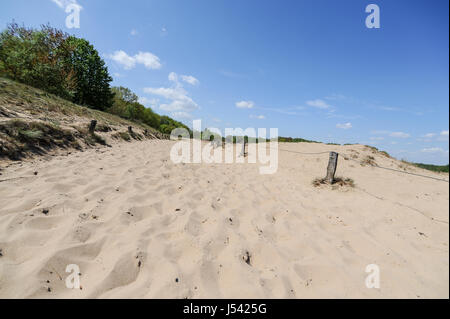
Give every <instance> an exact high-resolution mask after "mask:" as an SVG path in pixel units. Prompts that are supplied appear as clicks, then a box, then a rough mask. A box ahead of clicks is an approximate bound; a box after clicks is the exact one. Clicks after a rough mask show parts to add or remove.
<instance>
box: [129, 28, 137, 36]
mask: <svg viewBox="0 0 450 319" xmlns="http://www.w3.org/2000/svg"><path fill="white" fill-rule="evenodd" d="M137 34H138V32H137V30H136V29H132V30H131V31H130V35H132V36H135V35H137Z"/></svg>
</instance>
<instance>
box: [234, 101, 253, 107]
mask: <svg viewBox="0 0 450 319" xmlns="http://www.w3.org/2000/svg"><path fill="white" fill-rule="evenodd" d="M254 106H255V102H253V101H239V102H236V107H238V108H241V109H251V108H253V107H254Z"/></svg>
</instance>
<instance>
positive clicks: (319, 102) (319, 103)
mask: <svg viewBox="0 0 450 319" xmlns="http://www.w3.org/2000/svg"><path fill="white" fill-rule="evenodd" d="M306 104H307V105H309V106H312V107H316V108H318V109H329V108H330V107H331V105H329V104H328V103H327V102H325V101H324V100H320V99H316V100H310V101H306Z"/></svg>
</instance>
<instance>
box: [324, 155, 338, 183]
mask: <svg viewBox="0 0 450 319" xmlns="http://www.w3.org/2000/svg"><path fill="white" fill-rule="evenodd" d="M338 156H339V154H338V153H336V152H330V159H329V161H328V168H327V177H326V178H325V180H326V181H327V183H330V184H333V182H334V174H335V173H336V167H337V161H338Z"/></svg>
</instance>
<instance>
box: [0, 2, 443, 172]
mask: <svg viewBox="0 0 450 319" xmlns="http://www.w3.org/2000/svg"><path fill="white" fill-rule="evenodd" d="M76 1H78V2H77V3H78V4H79V5H80V6H81V7H82V10H81V13H80V28H79V29H67V27H66V25H65V20H66V16H67V14H66V13H65V11H64V8H65V6H67V5H68V4H70V3H73V2H76ZM370 3H375V4H377V5H378V6H379V7H380V13H381V15H380V18H381V19H380V23H381V27H380V28H379V29H368V28H367V27H366V25H365V19H366V17H367V15H368V13H366V12H365V8H366V6H367V5H368V4H370ZM448 6H449V4H448V1H447V0H436V1H426V0H421V1H419V0H409V1H404V0H396V1H392V0H391V1H381V0H367V1H366V0H341V1H336V0H326V1H325V0H314V1H313V0H303V1H300V0H284V1H274V0H271V1H261V0H258V1H256V0H248V1H242V0H223V1H220V0H215V1H211V0H190V1H181V0H177V1H175V0H158V1H157V0H153V1H152V0H139V1H138V0H129V1H107V0H89V1H87V0H2V4H1V10H0V25H1V27H2V28H4V27H5V26H6V25H7V23H8V22H11V21H12V20H13V19H14V20H15V21H16V22H18V23H19V24H22V23H24V24H25V25H26V26H35V27H36V26H39V25H40V24H43V23H47V22H49V23H50V24H51V25H52V26H54V27H58V28H61V29H63V30H65V31H67V32H69V33H72V34H75V35H77V36H80V37H83V38H86V39H87V40H89V41H90V42H91V43H92V44H94V46H95V47H96V48H97V50H98V51H99V52H100V54H101V55H102V56H103V57H104V59H105V61H106V63H107V65H108V67H109V70H110V73H111V74H113V77H114V82H113V85H122V86H126V87H129V88H130V89H132V90H133V91H134V92H136V93H137V94H138V95H139V96H140V97H141V101H142V103H144V104H145V105H146V106H150V107H152V108H153V109H154V110H155V111H156V112H158V113H160V114H168V115H171V116H174V117H176V118H177V119H179V120H182V121H183V122H185V123H186V124H189V122H190V121H191V119H202V121H203V124H204V126H213V127H217V128H220V129H224V128H225V127H242V128H246V127H255V128H258V127H266V128H270V127H277V128H279V135H281V136H292V137H303V138H307V139H313V140H318V141H324V142H336V143H362V144H370V145H374V146H376V147H378V148H380V149H383V150H386V151H388V152H389V153H391V154H392V155H394V156H396V157H398V158H405V159H408V160H412V161H419V162H427V163H435V164H447V163H448V161H449V153H448V149H449V147H448V145H449V140H448V137H449V136H448V127H449V122H448V121H449V89H448V86H449V73H448V72H449V71H448V70H449V42H448V41H449V40H448V38H449V21H448V18H449V16H448V12H449V8H448Z"/></svg>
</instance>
